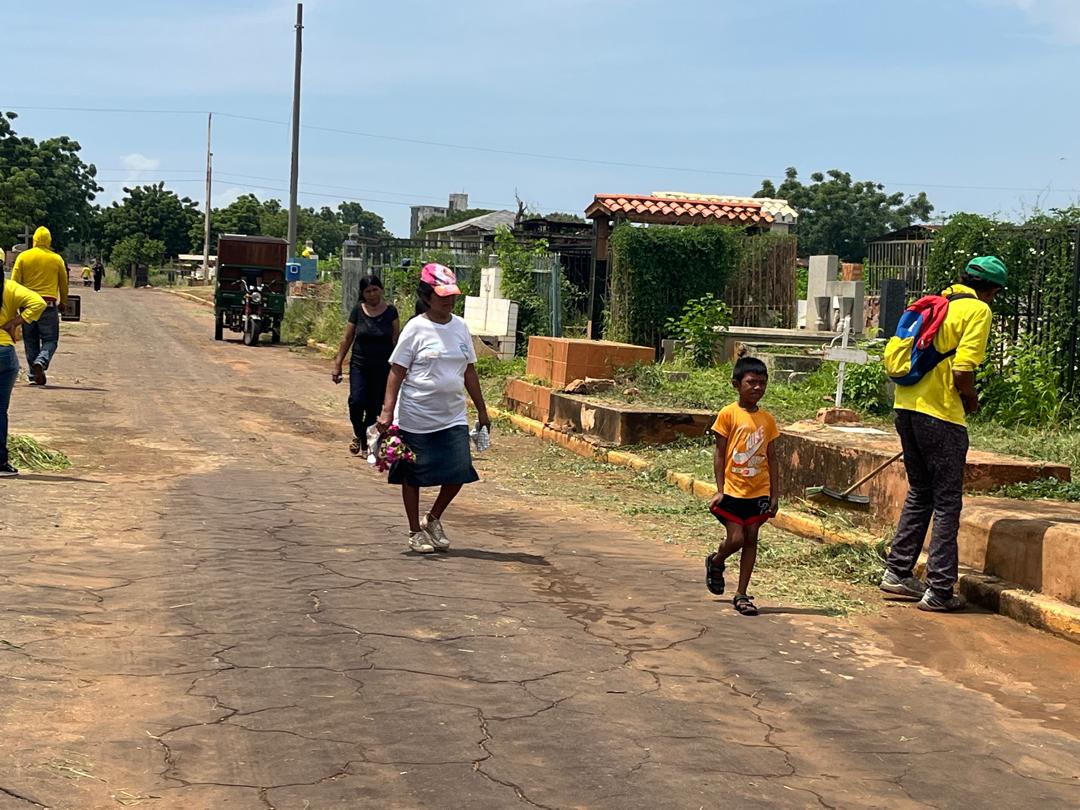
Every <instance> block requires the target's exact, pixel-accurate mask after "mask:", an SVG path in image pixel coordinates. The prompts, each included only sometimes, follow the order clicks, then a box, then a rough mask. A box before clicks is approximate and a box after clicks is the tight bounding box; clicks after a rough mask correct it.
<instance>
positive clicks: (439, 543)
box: [420, 515, 450, 551]
mask: <svg viewBox="0 0 1080 810" xmlns="http://www.w3.org/2000/svg"><path fill="white" fill-rule="evenodd" d="M420 528H421V529H423V530H424V531H425V532H427V533H428V537H429V538H430V539H431V544H432V545H433V546H435V550H436V551H449V550H450V538H449V537H447V536H446V532H445V531H443V527H442V523H441V522H440V521H439V519H438V518H434V517H432V516H431V515H424V517H423V519H421V521H420Z"/></svg>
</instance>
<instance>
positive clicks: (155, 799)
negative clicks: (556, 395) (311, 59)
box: [0, 290, 1080, 810]
mask: <svg viewBox="0 0 1080 810" xmlns="http://www.w3.org/2000/svg"><path fill="white" fill-rule="evenodd" d="M86 298H87V300H86V304H85V307H84V313H85V317H86V322H85V323H83V324H81V325H73V326H71V327H70V328H67V329H66V331H65V334H64V337H63V338H62V342H61V344H60V354H59V356H58V358H57V360H56V362H55V366H54V369H53V370H52V372H51V373H50V377H51V379H50V382H51V383H55V387H52V386H50V388H48V389H45V390H37V389H31V388H26V387H20V388H19V389H18V390H17V392H16V396H15V399H14V403H13V406H12V417H13V429H14V430H15V431H16V432H25V433H31V434H33V435H35V436H37V437H39V438H42V439H45V440H47V441H48V442H49V443H50V444H51V445H53V446H55V447H58V448H60V449H63V450H65V451H66V452H68V453H69V455H71V457H72V459H73V461H74V462H75V466H74V468H73V469H72V470H70V471H68V472H66V473H63V474H56V475H27V476H25V477H24V478H22V479H20V480H15V481H10V482H2V483H0V566H2V567H0V572H2V573H0V639H3V643H0V718H2V722H3V725H2V731H0V808H2V809H3V810H7V809H8V808H27V807H49V808H107V807H122V806H139V807H147V808H155V809H156V808H279V809H280V810H286V809H287V810H293V809H294V808H295V810H300V809H301V808H366V807H371V808H513V807H542V808H569V807H574V808H582V807H588V808H612V809H614V808H628V807H634V808H638V807H640V808H693V810H697V808H724V807H740V808H804V807H836V808H870V807H889V808H923V807H937V808H954V807H955V808H961V807H965V808H966V807H990V806H996V807H1011V806H1017V807H1018V806H1039V807H1046V808H1059V807H1060V808H1065V807H1076V806H1080V743H1078V739H1080V719H1078V717H1077V713H1076V706H1075V695H1076V687H1077V683H1076V677H1077V673H1078V672H1080V654H1078V651H1077V648H1075V647H1074V646H1072V645H1069V644H1068V643H1066V642H1061V641H1058V640H1055V639H1052V638H1049V637H1046V636H1042V635H1040V634H1038V633H1035V632H1034V631H1027V630H1022V629H1019V628H1018V627H1017V626H1015V625H1012V624H1010V623H1009V622H1007V621H1006V620H1003V619H1000V617H996V616H990V615H988V614H968V615H966V616H950V617H924V616H921V615H916V614H915V613H914V611H911V610H910V609H895V610H892V611H889V612H888V613H887V614H886V615H885V616H884V617H883V618H879V619H874V620H872V621H870V622H863V623H852V622H849V621H845V620H842V619H836V618H833V617H828V616H820V615H814V613H813V611H809V612H807V611H805V610H800V608H798V607H797V606H795V607H787V608H777V609H775V611H774V612H771V613H767V614H765V615H762V616H760V617H758V618H757V619H746V618H742V617H739V616H737V615H735V614H734V612H733V611H732V610H731V609H730V607H729V606H728V605H726V604H721V603H718V602H716V601H714V600H713V599H711V598H709V596H708V594H707V593H706V592H705V591H704V588H703V586H702V584H701V581H700V580H701V571H700V570H699V568H700V565H699V563H698V562H697V561H693V560H689V559H686V558H685V557H684V556H683V555H682V554H681V553H679V552H678V551H677V550H674V549H672V548H670V547H666V546H664V545H663V544H661V543H658V542H656V541H655V540H652V539H650V538H648V537H644V536H642V535H641V534H640V533H638V532H636V531H635V528H634V526H633V525H627V524H623V525H618V524H613V523H612V522H611V521H610V520H606V519H604V517H603V516H602V515H599V514H597V513H595V512H589V511H586V510H584V509H578V508H576V507H572V506H568V505H565V504H564V505H561V506H559V508H555V506H554V505H552V504H550V503H547V502H545V501H543V499H532V498H528V499H527V498H524V497H522V496H519V495H515V493H514V492H512V491H509V490H508V489H507V488H506V487H505V486H500V485H499V483H498V482H497V481H492V480H490V478H489V479H488V480H487V481H485V483H483V484H481V485H477V486H475V487H472V488H470V489H468V491H467V493H466V495H464V496H463V498H462V500H461V503H460V507H459V508H458V509H456V511H455V512H454V513H453V514H452V516H451V517H450V519H449V520H448V521H447V526H448V530H449V531H450V532H451V533H452V537H454V538H455V540H456V543H455V549H454V552H453V553H452V554H449V555H446V556H439V557H433V558H417V557H414V556H411V555H408V554H406V553H404V548H405V546H404V533H403V528H404V526H403V522H402V517H401V514H400V509H399V505H398V501H397V498H396V493H395V492H394V491H393V490H391V488H389V487H388V486H387V485H386V484H385V483H383V481H382V480H381V478H380V477H379V476H377V475H376V474H375V473H374V472H373V471H371V470H370V469H369V468H368V467H367V465H366V464H362V463H360V462H357V461H356V460H354V459H351V458H349V457H348V454H347V452H345V442H346V441H347V438H348V431H347V428H346V424H345V421H344V419H343V418H342V417H341V416H339V415H337V414H338V413H343V409H342V403H343V398H344V391H342V390H341V389H340V388H338V389H334V388H332V387H330V386H329V384H328V381H327V374H326V372H325V371H324V370H323V369H322V368H320V367H319V365H318V364H316V363H314V362H312V360H311V359H310V358H308V357H304V356H300V355H298V354H295V353H292V352H290V351H289V350H288V349H285V348H283V347H270V346H263V347H259V348H256V349H249V348H245V347H243V346H241V345H239V344H238V343H214V342H213V341H212V340H211V331H212V330H211V317H210V313H209V311H208V310H205V309H203V308H200V307H199V306H198V305H197V304H194V303H189V302H185V301H182V300H179V299H177V298H175V297H172V296H169V295H165V294H162V293H159V292H153V291H131V290H105V291H103V292H102V293H101V294H99V295H89V296H86ZM503 452H505V449H504V451H503ZM582 483H583V485H586V486H587V485H588V482H587V481H583V482H582ZM889 639H892V641H890V640H889ZM1070 701H1071V702H1072V705H1069V704H1070Z"/></svg>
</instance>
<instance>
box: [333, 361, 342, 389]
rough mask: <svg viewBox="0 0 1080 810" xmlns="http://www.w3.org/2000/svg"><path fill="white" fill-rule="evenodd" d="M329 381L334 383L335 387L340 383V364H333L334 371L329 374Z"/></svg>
mask: <svg viewBox="0 0 1080 810" xmlns="http://www.w3.org/2000/svg"><path fill="white" fill-rule="evenodd" d="M330 379H331V380H333V381H334V384H335V385H338V384H340V383H341V380H342V376H341V363H335V364H334V370H333V372H331V374H330Z"/></svg>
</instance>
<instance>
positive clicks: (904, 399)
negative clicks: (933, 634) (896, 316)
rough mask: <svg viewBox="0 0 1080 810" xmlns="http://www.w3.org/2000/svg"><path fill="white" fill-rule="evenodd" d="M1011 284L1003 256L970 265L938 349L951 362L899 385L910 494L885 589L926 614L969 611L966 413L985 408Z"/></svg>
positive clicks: (950, 292)
mask: <svg viewBox="0 0 1080 810" xmlns="http://www.w3.org/2000/svg"><path fill="white" fill-rule="evenodd" d="M1007 280H1008V272H1007V270H1006V268H1005V265H1004V263H1003V262H1002V261H1001V259H998V258H997V257H996V256H979V257H977V258H974V259H972V260H971V261H970V262H968V265H967V267H966V269H965V270H964V273H963V276H962V278H961V279H960V283H959V284H954V285H953V286H951V287H949V288H948V289H946V290H944V291H943V292H942V293H941V294H942V296H943V297H945V298H948V299H949V305H948V311H947V314H946V315H945V320H944V321H942V323H941V326H940V327H939V328H938V331H937V334H936V335H935V336H934V341H933V346H934V348H935V349H936V350H937V351H938V352H940V353H941V354H942V355H944V359H942V360H941V362H939V363H938V364H937V365H936V366H934V367H933V368H932V369H931V370H930V371H929V372H927V373H926V374H924V375H923V376H922V377H921V378H920V379H919V381H918V382H916V383H914V384H913V385H897V386H896V404H895V408H896V432H897V433H899V434H900V444H901V446H902V447H903V449H904V467H905V469H906V470H907V478H908V494H907V499H906V500H905V501H904V510H903V513H902V514H901V515H900V522H899V525H898V526H897V527H896V537H895V538H894V539H893V542H892V547H891V548H890V550H889V558H888V561H887V562H886V568H885V575H884V576H883V577H882V580H881V590H883V591H885V592H886V593H890V594H893V595H896V596H906V597H910V598H913V599H918V600H919V605H918V607H919V609H920V610H930V611H956V610H963V608H964V606H965V603H964V599H963V597H961V596H958V595H956V594H954V593H953V587H954V586H955V585H956V580H957V566H958V564H959V561H958V556H959V552H958V549H957V543H956V537H957V533H958V532H959V530H960V510H961V508H962V506H963V497H964V466H965V464H966V462H967V451H968V433H967V422H966V420H965V416H966V415H967V414H971V413H974V412H975V411H977V410H978V409H979V395H978V393H977V392H976V390H975V369H977V368H978V367H979V365H980V364H981V363H982V362H983V360H984V359H985V357H986V343H987V340H988V339H989V337H990V323H991V320H992V314H991V312H990V303H991V302H992V301H993V300H994V296H996V295H997V294H998V292H999V291H1000V290H1001V289H1002V288H1003V287H1004V286H1005V283H1006V281H1007ZM931 517H932V518H933V520H934V531H933V534H932V536H931V538H930V551H929V556H928V559H927V563H926V583H923V582H922V581H921V580H920V579H918V578H917V577H916V576H915V574H914V569H915V562H916V561H917V560H918V558H919V554H920V553H922V548H923V543H924V542H925V540H926V532H927V529H928V528H929V526H930V519H931Z"/></svg>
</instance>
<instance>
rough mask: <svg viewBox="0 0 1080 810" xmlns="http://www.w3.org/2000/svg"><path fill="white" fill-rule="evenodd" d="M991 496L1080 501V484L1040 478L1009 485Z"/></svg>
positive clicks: (1028, 499)
mask: <svg viewBox="0 0 1080 810" xmlns="http://www.w3.org/2000/svg"><path fill="white" fill-rule="evenodd" d="M990 494H991V495H997V496H999V497H1002V498H1019V499H1020V500H1024V501H1034V500H1040V499H1047V500H1052V501H1080V482H1077V481H1058V480H1057V479H1056V478H1040V479H1038V480H1035V481H1024V482H1023V483H1020V484H1007V485H1006V486H1003V487H1000V488H999V489H996V490H994V491H993V492H992V493H990Z"/></svg>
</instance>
